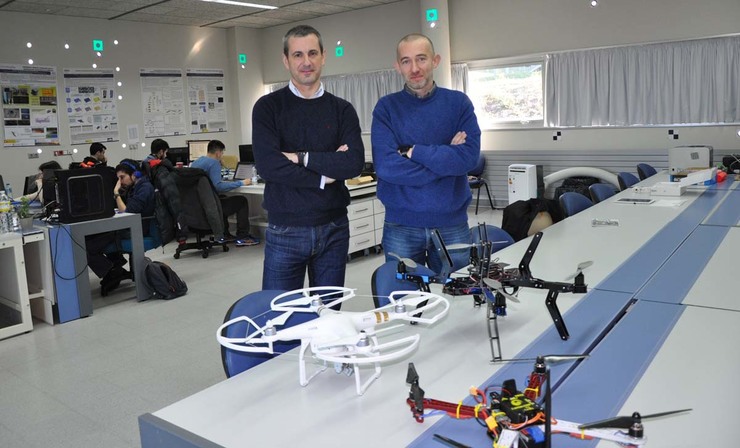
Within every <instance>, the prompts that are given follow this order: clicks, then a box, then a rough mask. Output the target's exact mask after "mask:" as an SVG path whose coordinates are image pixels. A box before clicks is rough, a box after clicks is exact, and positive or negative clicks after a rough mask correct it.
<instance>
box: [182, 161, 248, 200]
mask: <svg viewBox="0 0 740 448" xmlns="http://www.w3.org/2000/svg"><path fill="white" fill-rule="evenodd" d="M190 168H200V169H202V170H203V171H205V172H206V174H208V178H209V179H211V182H212V183H213V186H214V187H216V191H218V192H219V193H225V192H227V191H229V190H233V189H234V188H238V187H241V186H242V185H243V184H242V181H240V180H235V181H227V180H221V162H219V161H218V160H216V159H212V158H210V157H206V156H200V157H198V158H197V159H196V160H195V161H194V162H193V163H191V164H190Z"/></svg>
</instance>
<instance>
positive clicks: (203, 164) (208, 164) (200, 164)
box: [190, 140, 260, 246]
mask: <svg viewBox="0 0 740 448" xmlns="http://www.w3.org/2000/svg"><path fill="white" fill-rule="evenodd" d="M224 151H226V145H224V144H223V143H222V142H221V141H220V140H211V141H210V142H208V153H207V155H205V156H201V157H198V159H197V160H195V161H194V162H193V163H191V164H190V167H191V168H200V169H202V170H203V171H205V172H206V174H208V178H209V179H211V183H212V184H213V186H214V187H215V188H216V191H217V192H218V193H219V195H220V194H221V193H226V192H227V191H230V190H233V189H235V188H239V187H241V186H243V185H251V184H252V181H251V180H250V179H244V180H235V181H225V180H222V179H221V158H223V156H224ZM221 209H222V211H223V215H224V230H225V231H226V238H227V239H233V237H231V236H230V235H229V216H231V215H233V214H236V241H235V242H234V244H235V245H236V246H254V245H257V244H259V243H260V240H259V239H258V238H255V237H253V236H252V235H250V234H249V201H247V198H245V197H244V196H222V197H221Z"/></svg>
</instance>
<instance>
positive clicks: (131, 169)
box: [116, 159, 139, 176]
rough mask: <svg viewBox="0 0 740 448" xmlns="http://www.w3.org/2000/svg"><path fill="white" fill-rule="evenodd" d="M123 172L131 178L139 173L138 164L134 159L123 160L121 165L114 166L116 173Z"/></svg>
mask: <svg viewBox="0 0 740 448" xmlns="http://www.w3.org/2000/svg"><path fill="white" fill-rule="evenodd" d="M119 171H123V172H124V173H126V174H128V175H129V176H133V175H134V173H135V172H137V171H139V162H137V161H136V160H134V159H123V160H121V163H119V164H118V165H116V173H117V172H119Z"/></svg>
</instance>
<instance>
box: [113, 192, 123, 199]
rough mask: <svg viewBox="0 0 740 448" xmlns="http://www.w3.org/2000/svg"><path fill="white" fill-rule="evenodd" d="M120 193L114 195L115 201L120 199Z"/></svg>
mask: <svg viewBox="0 0 740 448" xmlns="http://www.w3.org/2000/svg"><path fill="white" fill-rule="evenodd" d="M120 197H121V195H120V193H113V199H116V198H120Z"/></svg>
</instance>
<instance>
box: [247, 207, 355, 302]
mask: <svg viewBox="0 0 740 448" xmlns="http://www.w3.org/2000/svg"><path fill="white" fill-rule="evenodd" d="M348 249H349V221H348V219H347V216H342V217H341V218H337V219H336V220H334V222H330V223H328V224H324V225H321V226H315V227H289V226H276V225H274V224H269V225H268V226H267V232H266V235H265V264H264V269H263V273H262V289H263V290H268V289H277V290H280V289H282V290H288V291H290V290H294V289H300V288H303V283H304V279H305V277H306V269H307V268H308V284H309V286H344V272H345V268H346V266H347V250H348Z"/></svg>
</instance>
